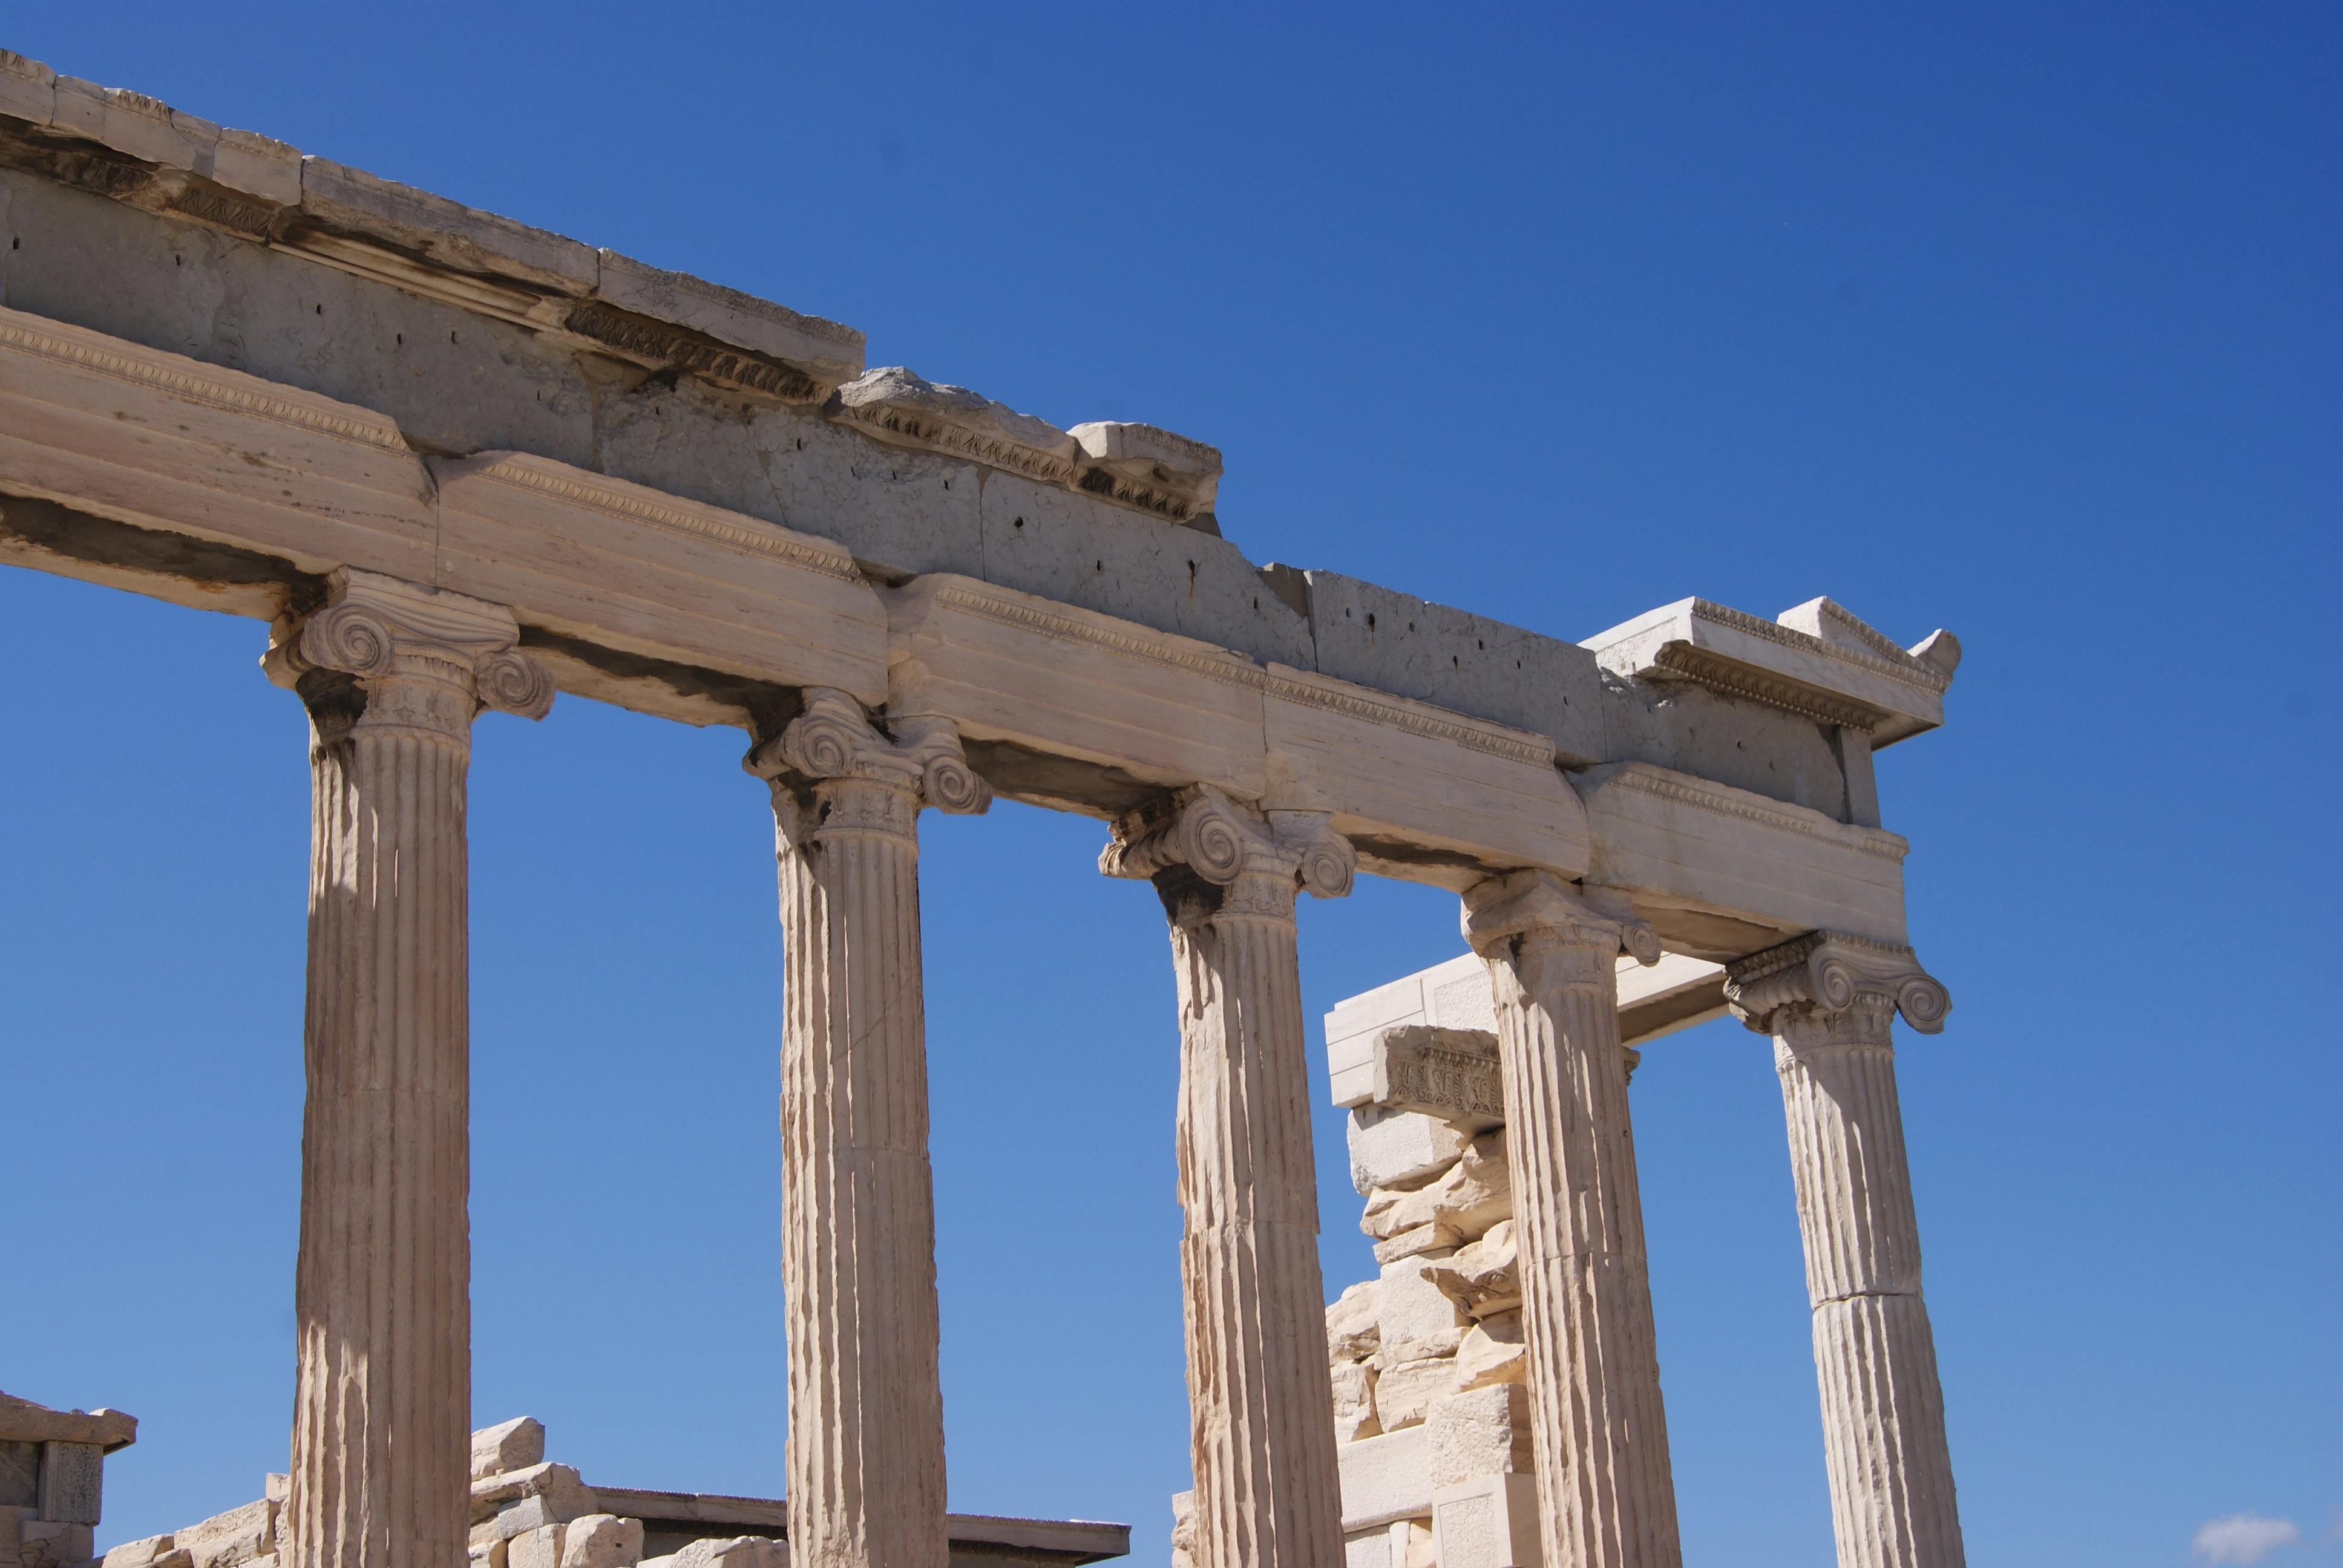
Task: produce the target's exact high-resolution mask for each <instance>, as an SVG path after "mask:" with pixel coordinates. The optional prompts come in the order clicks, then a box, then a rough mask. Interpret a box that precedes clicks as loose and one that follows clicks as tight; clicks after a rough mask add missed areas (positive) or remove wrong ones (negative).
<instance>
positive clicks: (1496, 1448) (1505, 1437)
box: [1423, 1383, 1534, 1487]
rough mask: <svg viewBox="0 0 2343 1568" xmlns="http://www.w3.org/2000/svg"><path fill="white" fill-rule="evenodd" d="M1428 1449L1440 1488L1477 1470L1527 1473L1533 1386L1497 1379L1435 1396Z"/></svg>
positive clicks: (1427, 1423)
mask: <svg viewBox="0 0 2343 1568" xmlns="http://www.w3.org/2000/svg"><path fill="white" fill-rule="evenodd" d="M1423 1425H1424V1441H1425V1444H1426V1447H1425V1454H1426V1459H1427V1462H1428V1466H1429V1469H1430V1472H1431V1481H1432V1484H1433V1486H1435V1487H1440V1486H1452V1485H1453V1484H1455V1483H1458V1482H1460V1481H1469V1480H1471V1479H1472V1478H1473V1476H1476V1475H1497V1474H1508V1475H1526V1474H1528V1473H1530V1472H1531V1471H1532V1470H1533V1469H1534V1462H1533V1460H1532V1458H1531V1452H1530V1405H1529V1390H1528V1389H1526V1388H1524V1387H1523V1386H1522V1385H1521V1384H1519V1383H1498V1384H1495V1385H1493V1386H1492V1387H1489V1388H1477V1389H1471V1390H1467V1391H1465V1392H1461V1393H1452V1394H1448V1395H1446V1396H1445V1397H1443V1398H1440V1399H1437V1400H1434V1401H1433V1402H1432V1406H1431V1408H1430V1409H1429V1410H1428V1411H1426V1412H1424V1418H1423Z"/></svg>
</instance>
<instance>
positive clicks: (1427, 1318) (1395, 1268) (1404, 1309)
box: [1375, 1258, 1467, 1345]
mask: <svg viewBox="0 0 2343 1568" xmlns="http://www.w3.org/2000/svg"><path fill="white" fill-rule="evenodd" d="M1424 1272H1425V1271H1424V1264H1423V1261H1422V1260H1421V1259H1417V1258H1406V1259H1402V1260H1401V1261H1397V1262H1393V1263H1386V1264H1384V1265H1383V1278H1382V1280H1381V1281H1379V1282H1377V1285H1376V1289H1375V1328H1376V1332H1377V1335H1378V1336H1379V1338H1380V1339H1381V1341H1382V1342H1383V1343H1384V1344H1386V1345H1398V1344H1403V1343H1405V1342H1408V1341H1410V1340H1423V1339H1429V1338H1431V1337H1433V1335H1436V1334H1443V1333H1447V1332H1451V1331H1453V1332H1460V1333H1461V1332H1463V1328H1464V1325H1465V1322H1466V1321H1467V1320H1466V1318H1465V1316H1464V1314H1463V1312H1461V1311H1459V1310H1458V1308H1457V1305H1456V1303H1455V1302H1453V1301H1451V1300H1450V1299H1449V1297H1448V1295H1447V1294H1446V1292H1443V1291H1442V1290H1441V1288H1440V1287H1439V1286H1438V1285H1436V1284H1434V1283H1433V1282H1432V1281H1430V1280H1428V1279H1426V1278H1425V1277H1424Z"/></svg>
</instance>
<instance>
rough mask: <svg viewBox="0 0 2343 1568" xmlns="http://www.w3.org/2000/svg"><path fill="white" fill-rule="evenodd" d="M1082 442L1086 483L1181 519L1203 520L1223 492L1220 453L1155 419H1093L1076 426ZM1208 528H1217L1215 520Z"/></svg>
mask: <svg viewBox="0 0 2343 1568" xmlns="http://www.w3.org/2000/svg"><path fill="white" fill-rule="evenodd" d="M1071 435H1072V437H1073V438H1074V439H1075V440H1076V441H1078V442H1080V443H1081V454H1082V458H1083V467H1082V477H1081V487H1082V488H1083V489H1085V490H1088V491H1089V492H1091V494H1092V495H1097V496H1104V497H1106V498H1108V499H1109V500H1112V501H1120V502H1121V503H1122V504H1123V505H1124V506H1126V507H1137V508H1140V509H1141V511H1149V512H1153V513H1155V514H1157V515H1158V516H1159V517H1165V518H1171V519H1172V521H1173V522H1176V523H1192V524H1198V525H1200V526H1201V524H1202V520H1203V519H1206V518H1210V517H1211V516H1212V502H1213V500H1214V499H1215V498H1217V497H1218V495H1219V494H1220V487H1221V454H1220V449H1219V448H1218V447H1207V446H1206V445H1204V443H1203V442H1202V441H1193V440H1191V439H1189V438H1188V437H1185V436H1176V435H1173V434H1172V432H1171V431H1169V430H1162V429H1158V428H1157V427H1154V426H1152V425H1130V424H1121V423H1118V422H1116V421H1113V420H1093V421H1091V423H1089V424H1085V425H1077V426H1075V427H1073V429H1072V431H1071ZM1206 531H1208V532H1211V533H1218V532H1219V531H1220V528H1219V525H1218V524H1217V523H1214V524H1213V525H1212V527H1211V528H1208V529H1207V530H1206Z"/></svg>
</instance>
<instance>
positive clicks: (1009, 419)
mask: <svg viewBox="0 0 2343 1568" xmlns="http://www.w3.org/2000/svg"><path fill="white" fill-rule="evenodd" d="M838 417H840V419H842V420H844V421H845V422H846V423H848V424H850V425H852V426H853V427H855V428H856V429H859V430H860V431H862V432H863V433H864V434H866V435H869V436H872V437H877V438H878V439H880V440H881V441H889V442H892V443H894V444H896V445H898V446H905V447H922V448H925V449H926V450H929V451H935V452H949V453H951V454H953V455H954V456H957V457H968V458H971V459H973V460H975V461H977V462H980V463H984V464H987V465H989V466H990V467H996V468H1006V469H1008V470H1010V471H1011V473H1018V474H1023V475H1026V476H1027V477H1031V478H1035V479H1041V480H1044V481H1047V482H1050V483H1053V484H1055V483H1063V482H1065V481H1067V480H1069V479H1071V477H1073V472H1074V457H1075V453H1076V448H1075V446H1074V438H1073V437H1071V436H1070V435H1068V434H1067V433H1066V432H1065V431H1063V430H1061V429H1059V428H1058V427H1056V426H1055V425H1052V424H1051V423H1049V422H1048V421H1047V420H1043V419H1036V418H1034V417H1032V416H1031V415H1030V414H1020V413H1019V412H1017V410H1016V409H1014V408H1011V407H1007V406H1005V405H1003V404H1000V403H995V402H993V401H992V400H991V399H990V398H989V397H985V396H984V395H983V394H982V393H980V392H971V391H970V390H969V389H968V388H967V387H953V386H950V385H949V384H947V383H943V382H938V381H930V380H928V379H926V378H925V377H921V376H919V375H917V374H916V373H914V372H912V371H910V370H909V369H906V368H905V367H902V366H900V365H889V366H883V367H880V368H879V369H876V370H872V371H869V372H867V373H865V374H864V375H862V376H860V377H857V378H856V379H854V380H852V381H850V382H848V383H847V384H846V385H845V386H843V387H840V388H839V389H838Z"/></svg>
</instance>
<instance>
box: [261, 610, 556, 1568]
mask: <svg viewBox="0 0 2343 1568" xmlns="http://www.w3.org/2000/svg"><path fill="white" fill-rule="evenodd" d="M515 637H516V628H515V627H514V625H513V619H512V617H511V615H510V613H509V612H508V611H505V610H503V609H501V608H498V607H495V606H491V605H485V604H481V603H479V602H478V601H476V600H471V599H465V598H459V597H458V596H455V595H451V594H440V593H436V592H434V591H432V590H430V589H427V588H416V587H413V586H411V585H408V584H405V583H399V582H396V581H394V580H392V579H389V578H376V577H373V576H370V575H368V574H362V573H340V574H337V577H336V578H335V580H334V583H333V585H332V588H331V598H329V600H328V602H327V606H326V607H325V608H322V609H320V610H318V611H317V613H315V614H313V615H310V616H308V617H307V618H298V619H287V621H284V622H281V623H280V624H279V625H278V627H277V636H276V640H275V644H274V646H273V647H272V648H271V649H270V653H269V657H268V658H267V659H266V661H265V662H266V666H267V668H268V670H269V673H270V675H271V677H272V678H276V679H277V680H278V681H280V682H281V683H283V684H286V685H289V686H292V687H294V689H296V690H297V692H298V693H299V694H300V696H301V698H302V699H303V701H304V702H305V704H306V705H307V708H308V710H309V718H310V750H309V757H310V767H311V773H312V797H311V812H310V862H309V937H308V949H309V951H308V965H309V978H308V993H307V1005H306V1009H305V1020H304V1027H303V1056H304V1061H305V1067H306V1071H307V1083H308V1098H307V1104H306V1106H305V1108H304V1111H303V1117H302V1128H301V1221H300V1253H299V1259H298V1261H297V1266H296V1272H295V1284H294V1302H295V1305H294V1311H295V1316H296V1320H297V1335H298V1342H297V1368H296V1373H295V1393H294V1412H293V1448H292V1467H291V1476H290V1492H289V1494H288V1497H287V1512H288V1517H289V1520H290V1534H291V1552H292V1556H293V1559H294V1562H295V1563H297V1564H299V1565H300V1568H463V1564H464V1563H465V1561H466V1545H467V1541H466V1538H467V1533H468V1528H469V1525H470V1523H471V1515H470V1502H471V1500H470V1470H469V1455H470V1446H471V1445H470V1437H469V1434H470V1432H471V1424H472V1423H471V1370H472V1369H471V1301H470V1280H471V1251H470V1232H469V1227H468V1219H467V1212H466V1200H467V1196H468V1188H469V1171H470V1167H469V1151H468V1131H467V1123H466V1117H467V1113H468V1109H467V1108H468V1050H469V1043H468V1041H469V1034H468V1008H469V994H468V981H467V965H466V959H467V946H466V926H467V921H466V913H467V911H466V901H465V899H466V879H465V872H466V849H465V839H464V799H465V788H464V786H465V770H466V767H467V764H468V760H469V757H470V750H471V726H472V719H473V716H474V715H475V714H476V713H478V711H479V709H480V708H481V707H482V706H483V705H484V703H487V704H489V705H493V706H497V707H500V708H504V709H508V710H512V711H518V712H523V713H527V714H528V716H529V717H532V718H535V717H540V716H542V715H543V713H544V712H545V711H546V709H547V708H548V706H549V705H550V703H551V701H552V689H551V687H550V685H549V684H548V683H547V682H546V681H545V679H544V677H543V675H542V672H541V671H539V670H538V668H536V666H535V665H533V664H531V663H530V662H529V661H528V660H527V659H525V658H522V657H521V656H519V655H518V654H516V653H513V652H512V651H510V649H511V646H512V643H513V641H514V640H515Z"/></svg>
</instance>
